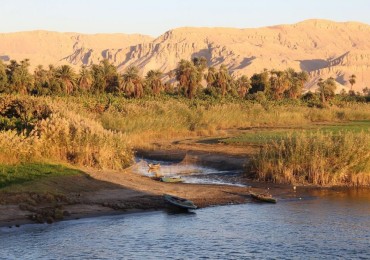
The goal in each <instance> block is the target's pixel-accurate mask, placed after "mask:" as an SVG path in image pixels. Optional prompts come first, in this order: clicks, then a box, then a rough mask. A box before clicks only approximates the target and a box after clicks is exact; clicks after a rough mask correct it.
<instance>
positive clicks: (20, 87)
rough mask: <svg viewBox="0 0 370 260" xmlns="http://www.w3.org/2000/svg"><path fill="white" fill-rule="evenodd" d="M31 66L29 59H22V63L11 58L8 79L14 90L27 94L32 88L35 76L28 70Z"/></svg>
mask: <svg viewBox="0 0 370 260" xmlns="http://www.w3.org/2000/svg"><path fill="white" fill-rule="evenodd" d="M29 66H30V62H29V59H25V60H22V61H21V62H20V64H18V63H17V62H16V61H14V60H11V61H10V64H9V65H8V66H7V75H8V79H9V82H10V85H11V89H12V90H13V91H14V92H17V93H21V94H27V93H28V92H30V91H31V90H32V87H33V77H32V75H31V74H30V73H29V71H28V68H29Z"/></svg>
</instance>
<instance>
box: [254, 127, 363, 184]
mask: <svg viewBox="0 0 370 260" xmlns="http://www.w3.org/2000/svg"><path fill="white" fill-rule="evenodd" d="M252 170H253V172H254V174H255V176H254V177H255V178H257V179H258V180H261V181H270V182H275V183H289V184H314V185H320V186H332V185H340V186H369V185H370V132H369V131H361V132H339V133H333V132H321V131H318V132H315V133H312V132H300V133H295V134H289V135H287V136H285V137H283V138H281V139H280V140H274V141H271V142H269V143H268V144H266V145H264V146H263V147H262V148H261V150H260V152H259V153H258V154H256V155H255V157H254V158H253V159H252Z"/></svg>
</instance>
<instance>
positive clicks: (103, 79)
mask: <svg viewBox="0 0 370 260" xmlns="http://www.w3.org/2000/svg"><path fill="white" fill-rule="evenodd" d="M91 74H92V78H93V83H92V86H93V89H94V91H95V92H97V93H103V92H116V91H119V86H120V81H119V75H118V73H117V68H116V67H115V66H114V65H113V64H111V63H110V62H109V60H107V59H104V60H102V61H101V62H100V64H99V65H97V64H94V65H92V67H91Z"/></svg>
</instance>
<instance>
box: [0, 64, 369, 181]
mask: <svg viewBox="0 0 370 260" xmlns="http://www.w3.org/2000/svg"><path fill="white" fill-rule="evenodd" d="M29 66H30V64H29V61H28V60H23V61H21V62H20V63H18V62H16V61H10V62H9V63H8V64H4V63H3V62H1V61H0V164H19V163H25V162H26V163H34V162H46V163H49V162H57V163H71V164H76V165H80V166H90V167H98V168H110V169H122V168H124V167H126V166H128V165H129V164H130V163H131V162H132V159H133V150H132V148H133V147H134V148H137V147H147V146H148V144H150V143H152V142H153V141H155V139H161V140H163V139H169V138H173V137H184V136H190V135H204V136H209V135H215V134H217V135H220V134H222V132H223V131H225V130H227V129H230V128H248V127H266V126H268V127H284V126H295V127H296V126H300V127H302V126H309V125H311V124H312V123H316V122H323V121H325V122H341V121H348V120H369V119H370V109H369V104H367V103H366V101H367V100H368V96H369V93H370V92H369V91H368V89H365V90H364V95H359V94H358V93H354V92H351V93H342V94H341V95H335V94H334V91H335V82H334V80H333V79H331V78H329V79H326V80H320V81H319V83H318V86H319V90H318V92H317V93H307V94H305V95H303V96H302V89H303V86H304V84H305V82H306V81H307V80H308V75H307V74H306V73H305V72H296V71H294V70H293V69H287V70H285V71H275V70H273V71H267V70H265V71H263V72H261V73H256V74H254V75H252V77H250V78H249V77H247V76H245V75H242V76H240V77H237V78H236V77H234V76H232V75H231V74H230V73H229V71H228V70H227V68H226V67H225V66H220V67H219V68H217V69H216V68H214V67H209V68H208V67H207V63H206V60H205V59H204V58H195V59H193V60H192V61H185V60H182V61H180V62H179V64H178V67H177V68H176V69H175V70H174V71H171V72H169V73H167V74H163V73H162V72H161V71H159V70H151V71H149V72H148V73H147V75H146V76H145V78H142V77H141V76H140V74H139V70H138V69H137V68H136V67H129V68H127V69H126V71H124V72H123V73H122V74H120V73H118V71H117V69H116V67H114V66H113V65H112V64H110V63H109V62H108V61H107V60H103V61H102V62H101V63H100V64H94V65H92V66H90V67H82V68H81V70H80V71H79V73H76V72H75V71H74V70H73V69H72V67H70V66H68V65H62V66H59V67H53V66H49V67H48V68H47V69H44V68H43V67H42V66H38V67H37V68H36V69H35V71H34V72H33V73H32V74H31V73H30V72H29ZM349 82H350V83H351V86H353V85H354V84H355V76H354V75H352V76H351V78H350V81H349ZM323 134H324V135H325V138H326V140H328V142H329V141H330V140H337V139H336V138H339V137H337V134H334V133H333V132H331V133H329V134H328V133H323ZM355 134H358V135H361V134H363V133H354V134H353V135H355ZM342 135H343V136H346V134H342ZM339 136H341V135H339ZM343 136H342V137H343ZM293 137H294V138H295V136H291V137H289V138H291V139H292V138H293ZM360 137H361V138H362V136H360ZM300 138H302V140H304V139H305V138H306V139H307V138H308V137H306V136H300ZM310 138H311V139H314V138H312V137H310ZM343 138H344V137H343ZM343 138H342V139H343ZM351 138H352V139H350V141H351V140H352V141H353V142H355V141H356V142H357V141H358V140H359V139H358V138H359V137H357V135H356V136H352V137H351ZM363 138H365V137H363ZM291 139H288V141H285V142H284V143H289V140H290V143H289V147H290V146H292V147H293V146H294V145H293V144H295V143H298V139H294V140H291ZM342 139H340V138H339V139H338V140H342ZM279 140H280V139H279ZM345 140H347V141H346V142H349V141H348V140H349V139H345ZM363 140H365V141H368V139H366V138H365V139H363ZM268 141H269V140H267V139H266V140H263V142H260V143H259V144H262V145H264V144H265V143H266V142H268ZM352 141H351V142H352ZM274 142H275V144H274V145H271V144H268V145H266V146H263V147H265V148H264V149H267V150H266V151H265V150H264V151H265V152H261V156H260V157H259V158H257V159H256V162H258V163H256V164H254V165H255V166H256V168H255V171H256V172H258V176H259V177H258V178H260V179H263V180H273V181H277V182H296V181H297V182H298V181H302V180H304V181H307V182H313V183H317V184H323V185H324V184H328V183H329V182H335V183H346V182H347V180H349V179H351V180H356V181H357V182H358V181H359V179H358V178H357V177H358V176H362V175H358V174H360V173H361V174H365V175H364V176H365V177H364V178H363V180H367V179H366V178H367V177H366V176H368V175H366V174H369V173H368V168H367V166H366V167H365V166H364V167H362V168H356V167H352V166H350V165H347V166H346V165H344V164H341V166H342V168H346V169H348V171H347V172H346V173H343V174H344V175H345V176H347V175H348V174H349V173H351V174H352V175H350V176H351V178H349V177H348V178H349V179H348V178H347V177H346V178H347V179H343V178H342V177H341V178H339V179H338V178H334V177H333V178H332V177H328V178H327V179H325V180H321V179H320V178H317V177H312V178H311V177H307V178H306V177H302V176H303V173H301V172H299V173H296V172H297V170H296V168H294V167H293V166H289V163H287V162H288V161H289V160H290V159H289V158H290V157H289V156H290V155H289V154H287V153H284V158H286V160H287V162H285V161H281V160H282V159H281V158H282V157H279V158H280V159H279V160H280V161H278V165H280V164H281V163H283V164H284V165H285V164H286V163H287V164H286V165H287V166H286V168H284V169H282V168H281V167H280V168H279V167H278V166H277V167H275V168H276V172H273V171H272V170H271V168H272V167H273V165H274V164H273V163H272V162H271V160H272V158H275V157H276V155H275V154H274V152H275V153H280V151H281V149H286V147H285V148H284V147H282V146H279V145H281V142H277V141H276V139H274ZM276 142H277V143H276ZM329 143H333V142H331V141H330V142H329ZM277 144H279V145H277ZM309 144H310V145H312V147H311V148H312V149H313V147H314V146H315V143H314V142H312V143H309ZM346 145H347V143H346ZM297 147H298V146H297ZM315 147H319V148H318V149H321V150H322V151H321V152H324V153H329V152H330V151H331V150H330V149H339V150H340V149H342V150H344V149H347V146H343V147H341V148H337V147H331V146H330V144H329V146H315ZM311 148H307V149H308V150H309V149H311ZM297 149H299V148H297ZM305 149H306V148H305ZM315 149H316V148H315ZM366 149H367V150H366ZM273 151H274V152H273ZM351 151H352V152H356V153H358V154H359V155H360V156H361V157H362V158H363V159H364V160H367V159H366V158H368V157H366V153H359V151H357V150H351ZM363 151H365V152H366V151H367V152H368V151H369V150H368V147H365V148H363ZM262 155H263V156H262ZM316 155H317V154H311V153H306V154H304V156H316ZM337 155H338V156H347V155H348V154H337ZM308 158H310V157H308ZM322 158H326V157H322ZM327 161H328V163H329V164H327V165H324V166H323V167H329V166H330V162H334V161H333V160H332V158H331V157H330V158H329V157H327ZM346 162H347V163H348V164H350V163H351V161H348V160H347V161H346ZM361 163H363V164H364V165H367V164H366V162H363V161H361ZM267 165H269V166H267ZM297 165H298V164H297ZM289 167H290V168H289ZM297 167H298V166H297ZM299 167H301V166H299ZM291 168H292V169H293V170H292V171H293V172H294V174H293V175H294V176H297V177H295V179H292V178H290V177H289V178H285V179H284V178H283V177H281V176H283V175H284V174H285V175H286V173H285V172H288V171H290V169H291ZM4 169H5V168H4ZM287 169H288V170H287ZM302 169H306V168H304V167H302ZM310 169H311V168H310ZM312 169H314V168H312ZM325 169H326V168H325ZM333 169H334V168H333ZM335 169H337V168H335ZM364 169H365V170H364ZM315 171H316V170H315ZM328 171H329V172H330V174H332V172H334V170H333V171H331V170H328ZM320 174H322V172H320ZM330 174H329V175H330ZM333 174H334V173H333ZM344 175H343V176H344ZM315 176H316V175H315ZM320 176H321V175H320ZM341 176H342V175H341ZM348 176H349V175H348ZM354 176H355V177H356V176H357V177H356V178H355V177H354ZM326 180H329V182H327V181H326ZM361 183H363V182H361Z"/></svg>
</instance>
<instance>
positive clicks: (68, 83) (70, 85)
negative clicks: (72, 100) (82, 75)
mask: <svg viewBox="0 0 370 260" xmlns="http://www.w3.org/2000/svg"><path fill="white" fill-rule="evenodd" d="M55 77H56V78H57V79H58V80H59V81H60V82H61V84H62V85H63V87H64V91H65V93H67V94H71V93H72V92H73V91H74V90H75V88H76V82H77V75H76V73H75V72H74V70H73V69H72V67H71V66H69V65H62V66H60V67H58V68H57V69H56V71H55Z"/></svg>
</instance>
